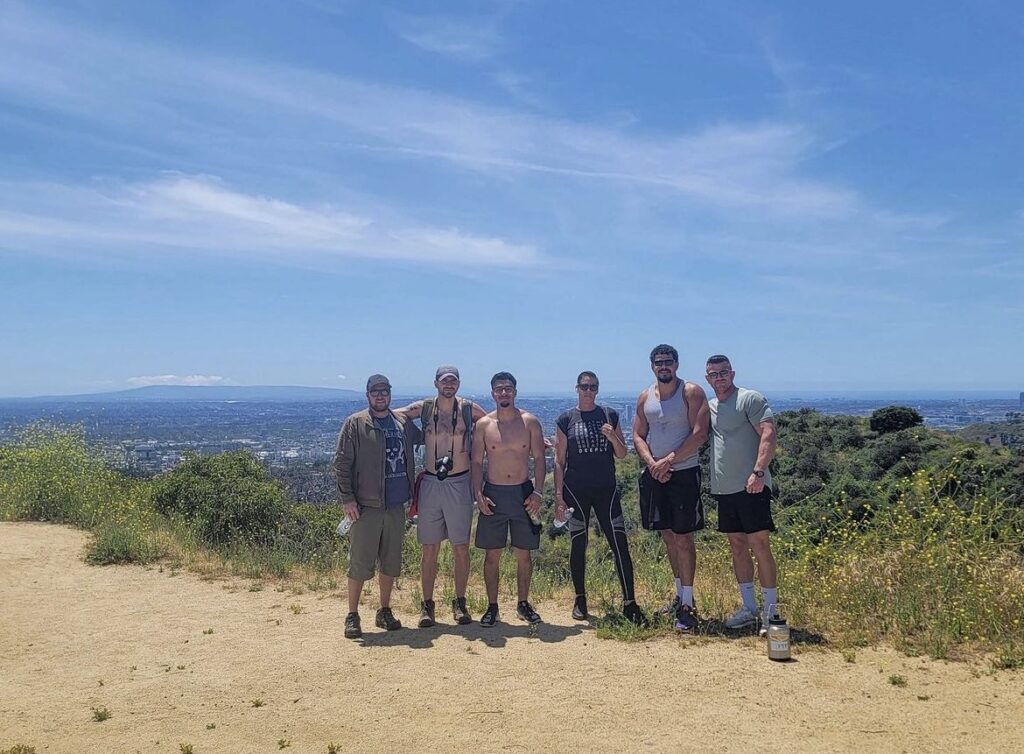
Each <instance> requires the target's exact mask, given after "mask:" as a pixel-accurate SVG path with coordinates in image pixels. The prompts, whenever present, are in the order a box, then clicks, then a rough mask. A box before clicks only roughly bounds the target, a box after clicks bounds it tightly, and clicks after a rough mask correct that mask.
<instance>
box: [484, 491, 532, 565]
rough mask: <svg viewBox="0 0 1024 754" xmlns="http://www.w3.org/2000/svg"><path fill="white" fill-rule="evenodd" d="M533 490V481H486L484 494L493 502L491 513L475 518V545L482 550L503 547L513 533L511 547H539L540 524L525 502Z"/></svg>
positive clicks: (526, 548) (530, 548) (529, 548)
mask: <svg viewBox="0 0 1024 754" xmlns="http://www.w3.org/2000/svg"><path fill="white" fill-rule="evenodd" d="M531 492H533V482H523V483H522V484H491V483H490V482H487V483H486V484H484V495H486V496H487V497H489V498H490V499H491V501H492V502H493V503H494V508H493V510H494V512H493V513H492V514H491V515H490V516H485V515H484V514H482V513H481V514H480V515H479V516H477V518H476V546H477V547H479V548H480V549H481V550H500V549H503V548H504V547H505V546H506V545H507V544H508V540H509V536H510V535H511V539H512V546H513V547H518V548H519V549H521V550H536V549H538V548H539V547H540V531H541V528H542V527H541V526H538V525H536V524H534V523H533V522H532V521H530V517H529V516H528V515H527V513H526V508H524V507H523V503H524V502H526V498H528V497H529V496H530V493H531Z"/></svg>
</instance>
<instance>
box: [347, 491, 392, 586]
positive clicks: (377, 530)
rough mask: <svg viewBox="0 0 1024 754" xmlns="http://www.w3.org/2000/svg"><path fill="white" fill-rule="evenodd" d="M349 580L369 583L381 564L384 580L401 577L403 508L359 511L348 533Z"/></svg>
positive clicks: (360, 508) (360, 509) (361, 508)
mask: <svg viewBox="0 0 1024 754" xmlns="http://www.w3.org/2000/svg"><path fill="white" fill-rule="evenodd" d="M348 536H349V550H348V577H349V578H350V579H355V580H356V581H369V580H370V579H372V578H373V571H374V568H375V567H376V565H377V562H378V561H380V572H381V573H383V574H384V575H385V576H401V575H402V537H403V536H405V508H404V507H403V506H401V505H396V506H392V507H391V508H364V507H362V506H360V507H359V519H358V520H357V521H356V522H355V523H354V524H352V529H351V530H349V534H348Z"/></svg>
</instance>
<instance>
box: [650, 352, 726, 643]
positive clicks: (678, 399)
mask: <svg viewBox="0 0 1024 754" xmlns="http://www.w3.org/2000/svg"><path fill="white" fill-rule="evenodd" d="M678 369H679V353H678V352H677V351H676V349H674V348H673V347H672V346H670V345H666V344H664V343H662V344H660V345H657V346H655V347H654V349H653V350H652V351H651V371H652V372H654V376H655V378H656V381H655V383H654V384H653V385H651V386H650V387H649V388H647V389H646V390H644V391H643V392H642V393H640V397H639V398H638V399H637V402H636V419H635V420H634V422H633V447H634V448H636V452H637V455H639V456H640V460H642V461H643V462H644V465H645V466H646V468H645V469H644V470H643V473H642V474H641V475H640V518H641V523H642V525H643V527H644V528H645V529H648V530H652V531H660V532H661V536H662V539H664V540H665V549H666V550H667V551H668V560H669V563H671V564H672V573H673V574H674V575H675V577H676V597H675V600H673V603H672V605H671V607H670V609H672V608H674V609H675V614H676V616H675V617H676V628H677V629H678V630H679V631H682V632H684V633H692V632H694V631H695V630H696V629H697V616H696V613H695V611H694V606H693V577H694V574H695V572H696V570H697V547H696V545H695V544H694V541H693V533H694V532H695V531H697V530H698V529H703V528H704V504H703V503H702V502H701V497H700V484H701V479H700V457H699V455H698V453H699V452H700V448H701V446H702V445H704V443H705V442H706V441H707V439H708V422H709V416H710V414H709V411H708V399H707V396H706V395H705V394H704V389H703V388H701V387H699V386H698V385H697V384H696V383H693V382H686V381H684V380H681V379H679V377H678V376H677V375H676V371H677V370H678Z"/></svg>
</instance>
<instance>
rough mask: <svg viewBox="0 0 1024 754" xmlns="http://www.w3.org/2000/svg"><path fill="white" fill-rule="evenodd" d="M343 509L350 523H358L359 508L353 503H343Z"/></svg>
mask: <svg viewBox="0 0 1024 754" xmlns="http://www.w3.org/2000/svg"><path fill="white" fill-rule="evenodd" d="M343 507H344V508H345V515H346V516H348V517H349V519H350V520H352V521H358V520H359V506H358V505H356V504H355V503H345V505H344V506H343Z"/></svg>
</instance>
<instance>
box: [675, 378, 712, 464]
mask: <svg viewBox="0 0 1024 754" xmlns="http://www.w3.org/2000/svg"><path fill="white" fill-rule="evenodd" d="M686 405H687V416H688V417H689V419H690V436H689V437H687V438H686V439H685V440H683V444H682V445H680V446H679V447H678V448H676V449H675V450H674V451H672V456H673V458H689V457H690V456H692V455H693V454H694V453H696V452H697V451H699V450H700V449H701V447H702V446H703V445H704V443H706V442H707V441H708V430H709V429H710V427H711V407H710V406H708V397H707V395H705V394H704V390H703V389H701V388H700V387H698V386H697V385H695V384H694V383H692V382H687V383H686Z"/></svg>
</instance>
